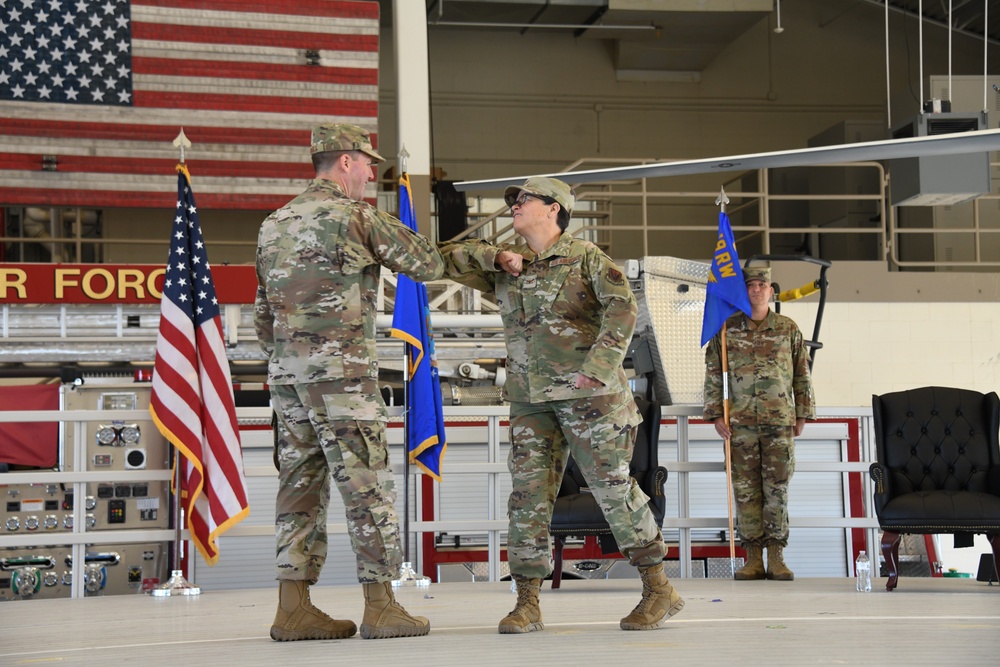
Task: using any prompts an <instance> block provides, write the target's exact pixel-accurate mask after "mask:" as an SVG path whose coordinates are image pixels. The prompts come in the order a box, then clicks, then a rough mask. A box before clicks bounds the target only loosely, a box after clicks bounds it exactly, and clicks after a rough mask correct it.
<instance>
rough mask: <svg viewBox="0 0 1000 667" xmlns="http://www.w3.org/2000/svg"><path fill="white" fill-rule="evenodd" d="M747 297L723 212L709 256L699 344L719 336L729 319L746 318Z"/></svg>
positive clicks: (734, 244) (728, 226)
mask: <svg viewBox="0 0 1000 667" xmlns="http://www.w3.org/2000/svg"><path fill="white" fill-rule="evenodd" d="M750 310H751V308H750V297H749V296H747V286H746V283H745V282H744V280H743V270H742V269H741V268H740V258H739V256H738V255H737V254H736V241H735V240H734V239H733V228H732V226H730V224H729V216H728V215H726V213H725V211H720V212H719V238H718V241H717V242H716V244H715V253H714V254H713V255H712V266H711V271H710V272H709V275H708V285H707V287H706V289H705V317H704V319H703V320H702V323H701V344H702V345H705V344H706V343H708V341H710V340H712V336H714V335H715V334H717V333H719V330H720V329H722V327H723V326H725V324H726V320H727V319H728V318H729V316H730V315H735V314H736V313H738V312H740V311H742V312H744V313H746V314H747V315H748V316H749V315H750Z"/></svg>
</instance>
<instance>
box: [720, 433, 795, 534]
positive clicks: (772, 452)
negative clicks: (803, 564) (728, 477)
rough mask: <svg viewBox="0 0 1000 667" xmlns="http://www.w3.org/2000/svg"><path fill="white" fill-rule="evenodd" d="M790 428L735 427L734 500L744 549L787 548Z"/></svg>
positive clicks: (791, 467) (791, 463)
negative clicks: (770, 546) (769, 546)
mask: <svg viewBox="0 0 1000 667" xmlns="http://www.w3.org/2000/svg"><path fill="white" fill-rule="evenodd" d="M793 437H794V429H793V427H791V426H733V436H732V440H731V445H732V447H731V449H732V458H733V497H734V499H735V500H736V518H737V521H738V523H739V525H738V526H737V532H738V534H739V537H740V540H741V541H742V542H743V545H744V546H747V545H748V544H757V545H760V546H762V547H766V546H767V545H768V544H777V545H780V546H783V547H784V546H788V482H789V481H791V479H792V473H793V472H794V471H795V441H794V439H793Z"/></svg>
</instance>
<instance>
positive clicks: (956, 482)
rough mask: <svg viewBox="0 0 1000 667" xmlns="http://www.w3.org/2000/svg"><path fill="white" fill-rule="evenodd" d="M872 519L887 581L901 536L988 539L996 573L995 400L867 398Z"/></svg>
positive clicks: (998, 413) (999, 522)
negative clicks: (872, 460) (870, 423)
mask: <svg viewBox="0 0 1000 667" xmlns="http://www.w3.org/2000/svg"><path fill="white" fill-rule="evenodd" d="M872 408H873V410H874V425H875V447H876V455H877V459H878V460H877V461H876V462H875V463H873V464H871V467H870V468H869V473H870V475H871V478H872V480H873V481H874V482H875V513H876V515H877V516H878V522H879V527H880V528H881V529H882V531H883V534H882V545H881V546H882V555H883V557H884V558H885V563H886V569H887V570H888V573H889V579H888V581H887V582H886V586H885V587H886V590H889V591H891V590H892V589H894V588H895V587H896V584H897V582H898V579H899V539H900V535H901V534H924V535H926V534H942V533H985V534H986V536H987V538H988V539H989V541H990V544H991V545H992V547H993V559H994V562H995V563H996V564H997V567H998V571H1000V445H998V437H1000V436H998V433H1000V399H998V398H997V394H996V392H990V393H989V394H981V393H979V392H977V391H970V390H967V389H953V388H950V387H921V388H918V389H910V390H907V391H897V392H893V393H890V394H882V395H881V396H872Z"/></svg>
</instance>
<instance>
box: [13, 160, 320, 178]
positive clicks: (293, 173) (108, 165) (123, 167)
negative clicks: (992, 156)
mask: <svg viewBox="0 0 1000 667" xmlns="http://www.w3.org/2000/svg"><path fill="white" fill-rule="evenodd" d="M0 163H3V164H4V165H6V166H7V168H9V169H26V170H33V171H41V170H42V156H41V155H25V154H23V153H0ZM176 164H177V160H168V159H150V160H144V159H141V158H118V157H105V158H97V157H87V156H82V155H60V156H58V157H57V162H56V171H57V172H59V173H61V174H66V173H72V172H84V173H91V174H141V175H156V176H162V175H163V174H164V173H169V172H170V170H171V169H173V167H174V165H176ZM192 164H194V165H196V166H197V169H198V175H199V176H202V177H206V176H221V177H239V176H245V177H250V178H283V179H304V180H307V181H308V180H312V179H313V177H314V176H315V174H316V172H315V171H314V170H313V167H312V165H311V164H309V163H307V162H301V163H296V162H253V163H248V162H237V161H234V160H194V161H192Z"/></svg>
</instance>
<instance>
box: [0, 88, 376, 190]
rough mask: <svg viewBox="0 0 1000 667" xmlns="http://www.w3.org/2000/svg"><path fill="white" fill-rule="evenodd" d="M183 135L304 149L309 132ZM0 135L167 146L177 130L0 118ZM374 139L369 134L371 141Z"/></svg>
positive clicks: (202, 129)
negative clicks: (155, 143) (156, 143)
mask: <svg viewBox="0 0 1000 667" xmlns="http://www.w3.org/2000/svg"><path fill="white" fill-rule="evenodd" d="M0 108H2V107H0ZM184 134H185V135H186V136H187V138H188V139H190V140H191V142H192V143H194V142H198V143H222V144H228V143H235V144H253V145H275V146H302V147H303V148H304V147H306V146H308V145H309V134H310V131H309V129H302V130H271V129H268V128H265V127H254V128H243V127H231V126H230V127H208V126H202V125H184ZM0 135H8V136H18V135H21V136H28V137H60V138H62V139H114V140H130V141H154V142H163V143H166V144H168V145H169V144H170V143H171V142H172V141H173V140H174V138H175V137H176V136H177V128H176V127H163V126H162V125H147V124H142V123H86V122H79V121H58V120H43V119H34V118H0ZM375 136H376V135H374V134H373V135H372V137H373V138H372V141H373V142H374V140H375ZM198 196H199V197H200V196H201V192H199V193H198Z"/></svg>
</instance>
